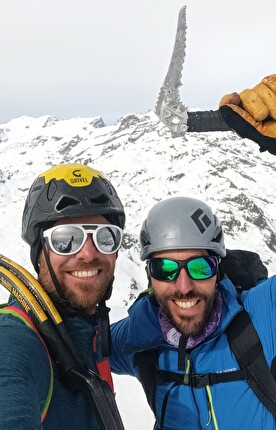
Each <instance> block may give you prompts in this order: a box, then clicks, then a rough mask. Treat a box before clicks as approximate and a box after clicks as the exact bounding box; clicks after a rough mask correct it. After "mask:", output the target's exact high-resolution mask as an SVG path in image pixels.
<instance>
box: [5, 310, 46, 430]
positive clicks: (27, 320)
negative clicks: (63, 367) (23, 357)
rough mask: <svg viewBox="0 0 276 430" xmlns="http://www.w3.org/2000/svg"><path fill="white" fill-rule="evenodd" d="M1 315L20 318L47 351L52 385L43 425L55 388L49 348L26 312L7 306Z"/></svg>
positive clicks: (42, 418)
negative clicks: (34, 333)
mask: <svg viewBox="0 0 276 430" xmlns="http://www.w3.org/2000/svg"><path fill="white" fill-rule="evenodd" d="M0 314H11V315H13V316H15V317H17V318H19V319H20V320H21V321H22V322H23V323H24V324H26V326H28V327H29V328H30V329H32V330H33V331H35V332H36V334H37V335H38V337H39V339H40V340H41V342H42V344H43V346H44V348H45V349H46V352H47V356H48V360H49V365H50V383H49V389H48V393H47V397H46V400H45V403H44V406H43V408H42V410H41V423H43V422H44V420H45V418H46V415H47V412H48V409H49V406H50V402H51V398H52V395H53V386H54V372H53V365H52V361H51V357H50V353H49V351H48V348H47V346H46V344H45V342H44V340H43V339H42V337H41V335H40V333H39V332H38V331H37V329H36V327H35V325H34V324H33V322H32V321H31V319H30V318H29V317H28V315H27V314H26V313H25V312H24V311H22V310H21V309H18V308H16V307H13V306H7V307H4V308H3V307H0Z"/></svg>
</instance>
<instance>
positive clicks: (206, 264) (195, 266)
mask: <svg viewBox="0 0 276 430" xmlns="http://www.w3.org/2000/svg"><path fill="white" fill-rule="evenodd" d="M187 269H188V271H189V274H190V275H191V277H192V278H193V279H208V278H211V277H212V276H214V275H215V274H216V260H215V259H214V258H211V257H208V258H195V259H193V260H191V261H188V263H187Z"/></svg>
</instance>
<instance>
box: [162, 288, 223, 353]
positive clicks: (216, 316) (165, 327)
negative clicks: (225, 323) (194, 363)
mask: <svg viewBox="0 0 276 430" xmlns="http://www.w3.org/2000/svg"><path fill="white" fill-rule="evenodd" d="M222 307H223V300H222V296H221V293H220V292H219V293H218V294H217V296H216V298H215V301H214V308H213V311H212V314H211V316H210V318H209V321H208V322H207V324H206V326H205V327H204V329H203V330H202V332H201V333H199V334H198V335H197V336H189V337H188V340H187V345H186V349H191V348H193V347H194V346H196V345H198V344H199V343H200V342H202V341H203V340H204V339H206V337H208V336H210V334H211V333H213V332H214V331H215V330H216V328H217V327H218V325H219V323H220V319H221V314H222ZM159 323H160V326H161V330H162V333H163V336H164V338H165V339H166V341H167V342H168V343H169V344H170V345H173V346H175V347H177V348H178V345H179V339H180V337H181V333H180V332H179V331H177V329H176V328H175V327H174V325H173V323H172V321H171V320H170V318H169V317H168V316H167V315H166V314H165V312H163V311H162V310H161V309H160V310H159Z"/></svg>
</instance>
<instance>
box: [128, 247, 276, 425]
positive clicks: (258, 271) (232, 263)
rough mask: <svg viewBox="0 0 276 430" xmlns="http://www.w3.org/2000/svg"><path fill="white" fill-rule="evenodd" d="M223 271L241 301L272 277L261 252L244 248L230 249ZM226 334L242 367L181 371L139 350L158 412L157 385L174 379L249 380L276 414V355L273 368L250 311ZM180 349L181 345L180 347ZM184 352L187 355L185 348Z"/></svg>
mask: <svg viewBox="0 0 276 430" xmlns="http://www.w3.org/2000/svg"><path fill="white" fill-rule="evenodd" d="M221 272H222V273H221V274H225V273H226V274H227V276H228V278H229V279H230V280H231V281H232V283H233V284H234V285H235V287H236V289H237V292H238V301H239V302H240V294H241V292H242V291H244V290H248V289H250V288H252V287H254V285H256V284H257V283H258V282H260V281H261V280H263V279H266V278H267V276H268V272H267V269H266V267H265V266H264V265H263V263H262V262H261V260H260V257H259V255H258V254H256V253H254V252H249V251H241V250H231V251H230V250H227V256H226V257H225V258H223V259H222V271H221ZM149 292H150V290H147V291H146V292H143V293H141V295H140V296H139V297H138V298H137V300H139V299H140V298H141V297H143V296H145V295H148V294H149ZM226 335H227V338H228V342H229V344H230V347H231V349H232V351H233V353H234V355H235V357H236V359H237V361H238V363H239V366H240V370H235V371H230V372H227V373H226V372H225V373H209V374H204V375H198V374H197V375H193V374H189V375H187V374H184V373H183V374H179V373H173V372H169V371H164V370H160V369H159V368H158V351H157V350H156V351H153V350H150V351H142V352H139V353H136V355H135V366H137V367H138V370H139V380H140V382H141V384H142V386H143V389H144V391H145V394H146V397H147V400H148V403H149V405H150V407H151V409H152V411H153V413H154V414H155V390H156V385H157V384H162V383H165V382H173V387H175V386H177V385H181V384H184V385H190V386H192V387H194V388H196V387H197V388H199V387H204V386H205V387H206V386H207V385H208V386H209V385H213V384H218V383H220V382H230V381H237V380H245V381H246V382H247V383H248V385H249V386H250V387H251V389H252V390H253V392H254V393H255V394H256V396H257V397H258V399H259V400H260V402H261V403H262V404H263V405H264V406H265V407H266V408H267V409H268V410H269V411H270V412H271V413H272V414H273V415H274V416H275V417H276V357H275V358H274V360H273V362H272V366H271V369H270V368H269V366H268V363H267V361H266V359H265V356H264V352H263V348H262V344H261V342H260V339H259V336H258V334H257V332H256V330H255V328H254V325H253V323H252V321H251V319H250V317H249V315H248V313H247V312H246V311H245V310H244V309H243V310H242V311H241V312H239V313H238V314H237V315H236V316H235V317H234V318H233V320H232V321H231V323H230V324H229V325H228V327H227V329H226ZM180 343H181V340H180ZM184 348H185V346H184ZM180 349H181V345H180V346H179V350H180ZM183 354H185V349H184V351H183ZM183 370H184V369H183ZM173 387H172V388H173ZM169 392H170V390H169V391H168V392H167V395H166V396H165V398H164V401H163V406H162V413H161V425H160V429H162V425H163V420H164V416H165V410H166V403H167V400H168V396H169Z"/></svg>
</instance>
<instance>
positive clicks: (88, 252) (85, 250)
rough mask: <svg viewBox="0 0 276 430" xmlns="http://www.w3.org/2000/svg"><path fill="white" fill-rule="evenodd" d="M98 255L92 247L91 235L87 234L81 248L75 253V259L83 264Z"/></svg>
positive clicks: (93, 246)
mask: <svg viewBox="0 0 276 430" xmlns="http://www.w3.org/2000/svg"><path fill="white" fill-rule="evenodd" d="M98 254H99V251H98V250H97V248H96V247H95V245H94V242H93V238H92V235H91V234H89V235H88V237H87V239H86V242H85V243H84V245H83V247H82V248H81V249H80V250H79V252H77V253H76V258H77V259H79V260H84V261H85V262H90V261H92V260H93V259H94V258H95V257H97V256H98Z"/></svg>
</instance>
